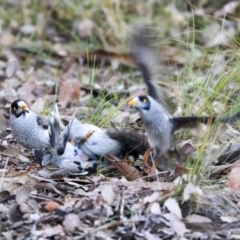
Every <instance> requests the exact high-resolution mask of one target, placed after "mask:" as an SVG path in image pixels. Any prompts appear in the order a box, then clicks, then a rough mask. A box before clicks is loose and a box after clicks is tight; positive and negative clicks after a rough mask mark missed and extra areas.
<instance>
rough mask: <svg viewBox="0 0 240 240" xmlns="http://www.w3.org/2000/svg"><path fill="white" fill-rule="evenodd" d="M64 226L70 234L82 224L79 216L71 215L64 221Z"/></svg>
mask: <svg viewBox="0 0 240 240" xmlns="http://www.w3.org/2000/svg"><path fill="white" fill-rule="evenodd" d="M62 224H63V226H64V227H65V229H67V230H68V231H70V232H73V231H74V230H75V229H76V228H78V227H80V225H81V222H80V219H79V216H78V215H77V214H74V213H69V214H67V215H66V216H65V218H64V220H63V223H62Z"/></svg>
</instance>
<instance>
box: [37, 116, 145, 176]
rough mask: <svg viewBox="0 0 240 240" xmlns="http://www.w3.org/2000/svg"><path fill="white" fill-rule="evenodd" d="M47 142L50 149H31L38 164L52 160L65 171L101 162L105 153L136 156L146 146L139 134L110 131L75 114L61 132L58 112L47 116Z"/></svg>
mask: <svg viewBox="0 0 240 240" xmlns="http://www.w3.org/2000/svg"><path fill="white" fill-rule="evenodd" d="M48 131H49V142H50V144H51V146H52V148H51V149H48V150H45V151H41V150H35V151H34V156H35V159H36V160H37V161H38V162H39V163H40V165H42V166H44V167H45V166H47V165H49V164H50V163H54V164H55V165H56V166H57V167H59V168H65V169H66V170H69V172H88V171H91V170H95V169H96V167H97V166H98V164H101V166H105V165H104V164H105V163H104V161H101V162H100V159H103V160H104V156H105V155H106V154H112V155H115V156H117V157H118V158H120V159H122V158H123V157H125V156H126V155H127V154H129V155H132V156H134V158H138V156H139V155H140V154H142V155H143V154H144V153H145V151H146V150H147V149H148V148H149V146H148V144H147V143H146V141H143V140H144V139H143V136H142V135H141V134H139V133H137V132H134V131H130V130H123V131H121V130H119V131H118V132H117V131H110V130H107V131H106V130H102V129H101V128H99V127H97V126H95V125H93V124H88V123H81V122H80V121H78V120H77V119H76V118H75V117H73V118H72V120H71V121H70V122H69V124H68V125H67V126H66V127H65V129H64V130H63V131H62V132H61V129H60V124H59V116H57V115H56V114H54V115H53V117H52V118H50V120H49V129H48Z"/></svg>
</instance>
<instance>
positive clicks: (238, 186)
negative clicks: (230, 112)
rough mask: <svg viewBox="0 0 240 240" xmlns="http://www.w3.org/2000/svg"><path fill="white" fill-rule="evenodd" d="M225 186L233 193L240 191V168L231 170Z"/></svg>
mask: <svg viewBox="0 0 240 240" xmlns="http://www.w3.org/2000/svg"><path fill="white" fill-rule="evenodd" d="M226 184H227V186H228V187H229V188H231V189H232V190H233V191H237V192H239V191H240V167H235V168H233V169H232V170H231V172H230V173H229V174H228V177H227V183H226Z"/></svg>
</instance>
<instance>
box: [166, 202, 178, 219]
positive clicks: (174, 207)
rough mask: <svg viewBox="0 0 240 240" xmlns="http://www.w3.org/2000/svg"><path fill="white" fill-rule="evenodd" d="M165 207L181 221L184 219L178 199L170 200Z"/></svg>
mask: <svg viewBox="0 0 240 240" xmlns="http://www.w3.org/2000/svg"><path fill="white" fill-rule="evenodd" d="M163 206H164V207H166V208H167V209H168V211H169V212H170V213H172V214H175V215H176V216H177V217H178V218H179V219H182V211H181V209H180V207H179V204H178V202H177V200H176V199H174V198H168V199H167V200H166V201H165V202H164V205H163Z"/></svg>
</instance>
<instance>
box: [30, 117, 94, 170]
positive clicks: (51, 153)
mask: <svg viewBox="0 0 240 240" xmlns="http://www.w3.org/2000/svg"><path fill="white" fill-rule="evenodd" d="M72 123H73V120H72V121H71V122H70V123H69V124H68V126H67V127H66V128H65V131H64V134H62V133H61V127H60V120H59V116H58V115H57V114H53V117H51V118H50V119H49V128H48V132H49V142H50V144H51V146H52V148H49V149H46V150H44V151H43V150H34V157H35V159H36V160H37V161H38V162H39V164H40V165H41V166H43V167H47V166H49V165H50V164H54V165H55V166H57V167H58V168H59V169H60V170H59V171H57V172H58V173H63V172H64V175H67V174H69V173H80V172H81V173H84V174H87V173H88V171H89V170H94V169H95V167H96V165H97V164H98V161H94V160H90V159H89V158H88V157H87V156H86V155H84V154H83V153H82V151H81V150H80V149H79V148H78V146H77V145H75V144H74V143H73V142H70V141H69V139H70V138H69V136H70V135H69V134H70V131H71V127H72ZM61 170H63V171H61Z"/></svg>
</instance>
